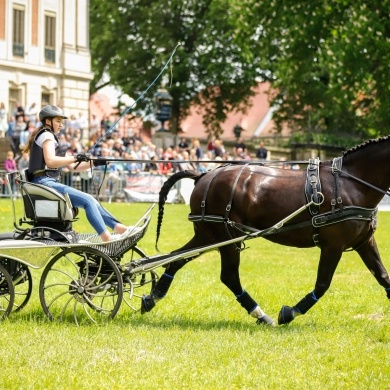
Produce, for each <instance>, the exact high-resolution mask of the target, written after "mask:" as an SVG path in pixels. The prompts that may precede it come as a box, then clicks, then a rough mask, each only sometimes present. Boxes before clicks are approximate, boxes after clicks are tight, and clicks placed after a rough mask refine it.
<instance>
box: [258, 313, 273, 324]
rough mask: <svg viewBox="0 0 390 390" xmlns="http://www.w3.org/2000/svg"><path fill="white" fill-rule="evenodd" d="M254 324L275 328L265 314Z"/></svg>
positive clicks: (271, 319)
mask: <svg viewBox="0 0 390 390" xmlns="http://www.w3.org/2000/svg"><path fill="white" fill-rule="evenodd" d="M256 324H257V325H262V324H265V325H271V326H276V325H275V321H274V320H273V318H271V317H270V316H267V314H264V315H263V317H260V318H258V319H257V321H256Z"/></svg>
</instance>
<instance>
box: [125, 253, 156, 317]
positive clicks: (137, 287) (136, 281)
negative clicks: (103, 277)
mask: <svg viewBox="0 0 390 390" xmlns="http://www.w3.org/2000/svg"><path fill="white" fill-rule="evenodd" d="M143 257H146V254H145V253H144V252H143V251H142V250H141V249H140V248H138V247H137V246H136V247H134V248H132V252H131V259H130V262H131V261H136V260H137V259H141V258H143ZM126 262H127V263H129V259H126ZM158 278H159V277H158V274H157V273H156V272H155V271H148V272H145V273H143V274H137V275H133V276H132V277H130V276H127V275H124V276H123V301H124V302H125V303H126V305H127V306H128V307H130V308H131V309H132V310H133V311H135V312H137V311H140V310H141V299H142V296H143V295H144V294H150V292H151V291H152V290H153V288H154V287H155V286H156V284H157V281H158Z"/></svg>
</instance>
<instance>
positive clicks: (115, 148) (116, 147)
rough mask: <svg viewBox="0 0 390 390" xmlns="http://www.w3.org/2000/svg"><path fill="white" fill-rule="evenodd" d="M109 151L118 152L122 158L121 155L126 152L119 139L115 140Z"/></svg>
mask: <svg viewBox="0 0 390 390" xmlns="http://www.w3.org/2000/svg"><path fill="white" fill-rule="evenodd" d="M111 149H112V150H113V151H115V152H118V153H119V156H123V153H124V152H125V151H126V149H125V147H124V146H123V141H122V140H121V139H120V138H118V139H116V140H115V142H114V145H113V146H112V148H111Z"/></svg>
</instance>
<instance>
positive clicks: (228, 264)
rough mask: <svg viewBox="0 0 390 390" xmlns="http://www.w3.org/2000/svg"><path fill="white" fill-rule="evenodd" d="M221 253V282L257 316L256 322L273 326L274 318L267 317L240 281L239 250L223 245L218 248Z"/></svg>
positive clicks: (251, 313) (253, 315)
mask: <svg viewBox="0 0 390 390" xmlns="http://www.w3.org/2000/svg"><path fill="white" fill-rule="evenodd" d="M219 251H220V254H221V282H222V283H223V284H225V285H226V287H227V288H229V290H231V291H232V292H233V294H234V295H235V296H236V298H237V301H238V302H239V303H240V304H241V306H242V307H243V308H244V309H245V310H246V311H247V312H248V314H250V315H251V316H252V317H255V318H257V323H258V324H268V325H271V326H274V324H275V323H274V320H273V319H272V318H271V317H269V316H268V315H267V314H265V313H264V311H263V310H262V309H261V308H260V306H259V305H258V304H257V303H256V301H255V300H254V299H253V298H252V297H251V296H250V295H249V294H248V292H247V291H245V290H244V289H243V288H242V286H241V282H240V274H239V267H240V252H239V251H238V250H237V247H236V245H229V246H224V247H221V248H220V249H219Z"/></svg>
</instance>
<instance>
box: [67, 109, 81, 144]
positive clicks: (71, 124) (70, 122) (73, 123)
mask: <svg viewBox="0 0 390 390" xmlns="http://www.w3.org/2000/svg"><path fill="white" fill-rule="evenodd" d="M78 129H79V124H78V122H77V118H76V116H75V115H74V114H72V115H71V116H70V118H69V119H67V121H66V134H67V135H69V137H70V138H73V137H74V136H75V132H76V130H78Z"/></svg>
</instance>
